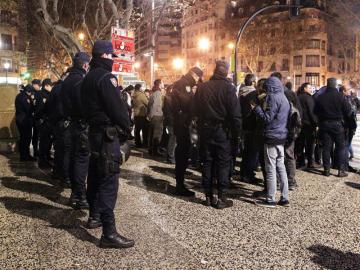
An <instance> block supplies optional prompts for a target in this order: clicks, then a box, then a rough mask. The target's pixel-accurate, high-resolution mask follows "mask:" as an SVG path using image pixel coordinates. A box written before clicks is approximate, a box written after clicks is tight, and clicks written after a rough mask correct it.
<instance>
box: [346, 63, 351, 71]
mask: <svg viewBox="0 0 360 270" xmlns="http://www.w3.org/2000/svg"><path fill="white" fill-rule="evenodd" d="M346 69H347V71H348V72H349V71H351V65H350V63H347V64H346Z"/></svg>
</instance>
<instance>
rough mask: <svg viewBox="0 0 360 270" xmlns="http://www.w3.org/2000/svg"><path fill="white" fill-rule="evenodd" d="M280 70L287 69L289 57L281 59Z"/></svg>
mask: <svg viewBox="0 0 360 270" xmlns="http://www.w3.org/2000/svg"><path fill="white" fill-rule="evenodd" d="M281 70H282V71H289V59H283V60H282V66H281Z"/></svg>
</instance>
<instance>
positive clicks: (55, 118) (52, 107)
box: [45, 80, 64, 126]
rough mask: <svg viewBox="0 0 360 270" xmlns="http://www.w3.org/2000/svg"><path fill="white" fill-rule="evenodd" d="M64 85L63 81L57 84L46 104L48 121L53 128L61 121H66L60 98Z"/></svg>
mask: <svg viewBox="0 0 360 270" xmlns="http://www.w3.org/2000/svg"><path fill="white" fill-rule="evenodd" d="M62 83H63V81H62V80H59V81H57V82H56V83H55V85H54V87H53V88H52V90H51V92H50V96H49V99H48V101H47V102H46V104H45V115H46V116H47V117H46V120H47V121H48V123H49V124H50V125H52V126H55V125H56V124H57V123H58V122H59V121H60V120H64V112H63V106H62V102H61V98H60V94H61V89H62Z"/></svg>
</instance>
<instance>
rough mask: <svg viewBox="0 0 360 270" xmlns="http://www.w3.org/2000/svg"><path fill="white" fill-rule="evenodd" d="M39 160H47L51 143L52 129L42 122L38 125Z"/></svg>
mask: <svg viewBox="0 0 360 270" xmlns="http://www.w3.org/2000/svg"><path fill="white" fill-rule="evenodd" d="M39 138H40V140H39V162H44V161H48V160H49V157H50V151H51V145H52V143H53V129H52V128H51V126H50V125H49V124H48V123H46V122H44V123H43V124H42V125H40V127H39Z"/></svg>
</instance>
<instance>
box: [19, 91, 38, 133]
mask: <svg viewBox="0 0 360 270" xmlns="http://www.w3.org/2000/svg"><path fill="white" fill-rule="evenodd" d="M15 110H16V111H15V117H16V123H17V124H18V125H29V126H31V125H32V124H33V112H34V106H33V103H32V100H31V98H30V97H29V96H28V95H27V94H26V92H25V90H23V91H21V92H20V93H19V94H18V95H17V96H16V98H15Z"/></svg>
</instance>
